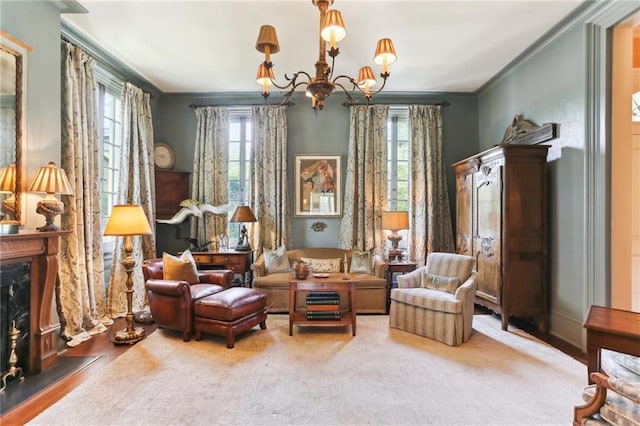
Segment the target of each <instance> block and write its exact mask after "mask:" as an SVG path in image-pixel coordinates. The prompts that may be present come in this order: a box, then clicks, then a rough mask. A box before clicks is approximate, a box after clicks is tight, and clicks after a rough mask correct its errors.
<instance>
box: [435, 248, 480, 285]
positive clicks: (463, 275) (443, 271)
mask: <svg viewBox="0 0 640 426" xmlns="http://www.w3.org/2000/svg"><path fill="white" fill-rule="evenodd" d="M475 263H476V259H475V258H474V257H471V256H464V257H463V256H462V255H459V254H454V253H430V254H429V255H428V256H427V265H426V271H427V272H428V273H430V274H435V275H443V276H445V277H458V280H459V281H460V282H461V283H463V282H465V281H466V280H467V278H469V275H471V271H472V270H473V267H474V265H475Z"/></svg>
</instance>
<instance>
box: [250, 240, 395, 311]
mask: <svg viewBox="0 0 640 426" xmlns="http://www.w3.org/2000/svg"><path fill="white" fill-rule="evenodd" d="M345 254H346V255H347V261H348V264H349V268H350V269H351V266H352V256H353V252H352V251H351V250H344V249H339V248H301V249H295V250H288V251H286V257H287V259H288V264H289V266H290V268H289V269H290V270H286V267H285V268H280V269H281V270H280V271H279V272H270V271H268V270H267V268H265V253H262V254H260V256H258V258H257V259H256V261H255V262H254V263H253V264H252V265H251V271H252V272H253V281H252V286H253V288H254V289H256V290H259V291H262V292H264V293H265V294H266V295H267V309H268V312H269V313H287V312H289V279H291V278H292V277H293V274H292V269H293V267H294V265H295V262H299V261H300V260H301V259H302V258H307V259H340V260H341V261H340V272H343V273H344V265H343V262H342V259H344V255H345ZM267 255H268V253H267ZM285 263H286V262H285ZM285 266H286V265H285ZM387 269H388V265H387V264H386V262H385V261H384V260H383V259H382V257H381V256H378V255H373V256H371V273H366V272H356V273H353V274H351V277H352V278H354V279H355V280H356V301H357V302H356V310H357V313H359V314H384V313H386V309H387V279H386V272H387ZM310 278H313V277H312V276H310ZM305 297H306V292H298V293H297V295H296V306H297V307H299V308H302V307H304V303H305ZM343 299H344V298H343ZM346 302H347V301H346V300H341V309H346V308H347V303H346Z"/></svg>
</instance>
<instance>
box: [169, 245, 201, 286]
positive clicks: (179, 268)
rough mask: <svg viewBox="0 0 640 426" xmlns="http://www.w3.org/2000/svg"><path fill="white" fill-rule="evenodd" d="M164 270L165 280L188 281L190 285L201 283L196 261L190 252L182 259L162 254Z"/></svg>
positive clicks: (185, 253) (181, 257) (182, 256)
mask: <svg viewBox="0 0 640 426" xmlns="http://www.w3.org/2000/svg"><path fill="white" fill-rule="evenodd" d="M162 269H163V279H165V280H177V281H186V282H188V283H189V284H195V283H197V282H200V279H199V277H198V267H197V266H196V261H195V260H194V259H193V256H192V255H191V252H190V251H189V250H186V251H185V252H183V253H182V255H181V256H180V257H176V256H172V255H170V254H169V253H162Z"/></svg>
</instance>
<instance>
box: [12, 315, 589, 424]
mask: <svg viewBox="0 0 640 426" xmlns="http://www.w3.org/2000/svg"><path fill="white" fill-rule="evenodd" d="M487 315H490V314H487ZM514 325H516V326H518V327H519V328H521V329H523V330H525V331H527V332H529V333H530V334H532V335H534V336H535V337H537V338H539V339H540V340H542V341H545V342H547V343H549V344H550V345H552V346H554V347H556V348H557V349H559V350H561V351H562V352H564V353H566V354H567V355H569V356H571V357H573V358H575V359H577V360H578V361H580V362H582V363H583V364H585V365H586V355H585V354H584V353H583V352H581V351H580V350H579V349H578V348H576V347H574V346H572V345H570V344H568V343H566V342H564V341H562V340H560V339H558V338H556V337H554V336H551V335H549V334H544V333H540V332H539V331H538V330H537V328H536V327H535V326H529V325H527V324H526V323H522V324H521V323H515V322H514ZM143 327H144V328H145V331H146V334H147V335H149V334H151V333H153V332H154V331H155V330H156V328H157V327H156V326H155V325H144V326H143ZM123 328H125V323H124V319H123V318H119V319H117V320H116V321H115V323H114V325H113V326H112V327H110V329H109V331H108V332H106V333H102V334H99V335H97V336H94V337H93V338H92V339H91V340H89V341H87V342H85V343H82V344H81V345H78V346H76V347H74V348H70V349H67V350H66V351H65V352H64V353H62V354H60V356H100V358H99V359H98V360H96V361H94V362H92V363H91V364H89V365H88V366H87V367H85V368H84V369H82V370H81V371H79V372H77V373H75V374H72V375H70V376H67V377H65V378H64V379H62V380H60V381H58V382H56V383H55V384H53V385H51V386H49V387H48V388H46V389H45V390H43V391H42V392H40V393H38V394H36V395H35V396H33V397H32V398H30V399H28V400H27V401H25V402H23V403H22V404H20V405H18V406H16V407H15V408H14V409H12V410H11V411H9V412H8V413H6V414H5V415H3V416H2V417H0V424H1V425H4V426H9V425H22V424H24V423H26V422H28V421H30V420H32V419H33V418H34V417H36V416H37V415H38V414H40V413H41V412H43V411H44V410H46V409H47V408H48V407H49V406H51V405H53V404H54V403H55V402H57V401H58V400H60V399H61V398H62V397H64V396H65V395H66V394H67V393H68V392H70V391H71V390H73V389H74V388H75V387H77V386H79V385H80V384H81V383H82V382H83V381H84V380H86V379H87V378H88V377H89V376H90V375H91V374H92V373H93V372H95V371H97V370H98V369H100V368H103V367H104V366H106V365H108V364H109V363H110V362H111V361H113V360H114V359H116V358H117V357H118V356H120V355H121V354H123V353H124V352H125V351H126V350H127V349H129V348H130V347H131V346H129V345H114V344H113V343H111V341H110V339H109V337H110V335H111V333H114V332H115V331H118V330H121V329H123Z"/></svg>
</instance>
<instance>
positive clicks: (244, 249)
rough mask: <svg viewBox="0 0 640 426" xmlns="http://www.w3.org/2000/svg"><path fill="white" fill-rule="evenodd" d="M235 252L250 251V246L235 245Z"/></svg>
mask: <svg viewBox="0 0 640 426" xmlns="http://www.w3.org/2000/svg"><path fill="white" fill-rule="evenodd" d="M236 251H251V246H250V245H248V244H243V245H237V246H236Z"/></svg>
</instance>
